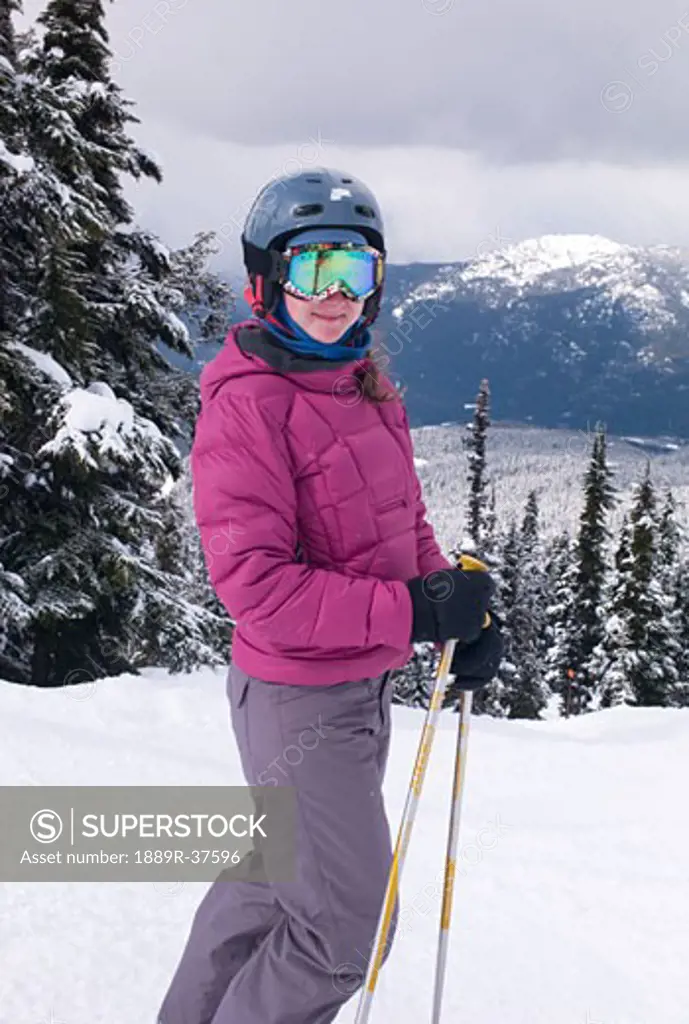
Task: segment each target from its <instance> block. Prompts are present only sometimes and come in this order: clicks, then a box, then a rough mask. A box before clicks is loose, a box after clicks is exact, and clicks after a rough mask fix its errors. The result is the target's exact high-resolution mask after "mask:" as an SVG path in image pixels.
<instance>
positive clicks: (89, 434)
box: [40, 381, 163, 468]
mask: <svg viewBox="0 0 689 1024" xmlns="http://www.w3.org/2000/svg"><path fill="white" fill-rule="evenodd" d="M62 408H63V410H64V412H63V423H62V426H61V427H60V428H59V430H58V431H57V432H56V434H55V437H54V438H53V439H52V440H51V441H49V442H48V443H47V444H44V445H43V446H42V447H41V449H40V451H41V453H43V452H59V451H61V450H62V449H63V447H64V446H66V445H69V446H71V447H73V448H74V449H75V450H76V451H77V453H78V455H79V457H80V458H81V459H82V460H83V461H84V462H85V463H87V464H89V465H92V466H93V467H94V468H97V466H96V463H95V462H94V461H93V459H92V458H91V456H90V454H89V450H88V443H87V442H88V440H89V439H90V440H95V439H96V438H95V437H94V435H97V440H98V445H99V449H100V452H101V454H105V453H108V454H111V455H117V456H119V457H120V458H123V459H126V458H127V456H128V452H129V443H130V441H131V440H132V439H133V438H134V437H135V435H142V434H143V435H148V436H149V437H151V438H152V439H154V440H162V439H163V438H162V434H161V433H160V430H159V429H158V427H157V426H156V425H155V423H153V422H152V421H151V420H147V419H144V418H143V417H139V416H136V414H135V412H134V409H133V407H132V406H131V404H130V403H129V402H128V401H127V400H126V399H124V398H117V397H116V395H115V393H114V391H113V390H112V388H111V387H110V385H109V384H106V383H104V382H102V381H94V382H93V383H91V384H89V386H88V387H87V388H74V389H73V390H72V391H70V392H68V393H67V394H66V395H64V396H63V397H62Z"/></svg>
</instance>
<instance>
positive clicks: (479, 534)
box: [464, 380, 490, 552]
mask: <svg viewBox="0 0 689 1024" xmlns="http://www.w3.org/2000/svg"><path fill="white" fill-rule="evenodd" d="M489 403H490V391H489V387H488V381H487V380H482V381H481V384H480V387H479V393H478V396H477V399H476V404H475V406H474V416H473V422H472V423H471V424H467V430H468V431H469V436H468V437H466V438H465V439H464V448H465V451H466V452H467V457H468V463H469V468H468V474H467V483H468V499H467V532H468V534H469V537H471V540H472V542H473V544H474V547H475V550H476V551H478V552H481V551H483V542H484V532H485V520H486V487H487V481H486V442H487V438H488V427H489V426H490V413H489Z"/></svg>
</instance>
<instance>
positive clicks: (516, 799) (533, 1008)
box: [0, 669, 689, 1024]
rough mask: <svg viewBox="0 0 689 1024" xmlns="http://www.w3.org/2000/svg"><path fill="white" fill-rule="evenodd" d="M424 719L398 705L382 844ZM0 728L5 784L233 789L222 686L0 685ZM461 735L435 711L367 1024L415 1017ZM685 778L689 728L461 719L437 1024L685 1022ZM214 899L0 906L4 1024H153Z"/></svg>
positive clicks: (661, 713) (96, 898)
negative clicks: (188, 941)
mask: <svg viewBox="0 0 689 1024" xmlns="http://www.w3.org/2000/svg"><path fill="white" fill-rule="evenodd" d="M423 717H424V713H423V712H421V711H415V710H413V709H411V708H406V707H398V706H395V707H393V721H394V732H393V740H392V747H391V753H390V762H389V768H388V773H387V777H386V784H385V795H386V801H387V806H388V814H389V816H390V821H391V825H392V828H393V831H394V832H395V833H396V829H397V825H398V823H399V820H400V816H401V813H402V809H403V804H404V799H405V795H406V788H407V784H408V782H409V777H410V774H411V767H412V763H413V759H414V756H415V754H416V747H417V743H418V739H419V736H420V730H421V726H422V722H423ZM0 719H1V720H2V722H3V743H2V745H1V746H0V781H1V782H2V784H3V785H26V784H33V785H50V786H56V785H75V786H83V785H164V786H175V785H181V786H187V785H199V786H201V785H244V779H243V777H242V775H241V769H240V762H239V756H238V752H237V750H236V747H235V743H234V738H233V736H232V734H231V732H230V730H229V724H228V713H227V706H226V703H225V694H224V672H222V671H214V670H211V669H209V670H205V671H202V672H199V673H196V674H191V675H177V676H170V675H168V674H167V673H166V672H164V671H162V670H155V669H149V670H146V671H145V672H144V673H143V675H142V676H141V677H138V678H135V677H132V676H121V677H118V678H115V679H106V680H92V681H89V682H84V683H82V684H80V685H77V686H71V687H65V688H61V689H55V690H41V689H38V688H34V687H22V686H16V685H12V684H9V683H1V682H0ZM456 721H457V719H456V716H455V715H453V714H452V713H450V712H442V714H441V721H440V725H439V729H438V731H437V733H436V737H435V742H434V747H433V751H432V754H431V760H430V764H429V768H428V775H427V779H426V785H425V788H424V793H423V796H422V803H421V807H420V810H419V815H418V818H417V822H416V825H415V830H414V833H413V835H412V839H411V844H410V848H409V854H408V859H407V863H406V865H405V868H404V872H403V875H402V890H401V891H402V908H401V918H400V925H399V930H398V933H397V937H396V939H395V944H394V947H393V951H392V954H391V956H390V959H389V961H388V963H387V965H386V966H385V968H384V969H383V972H382V974H381V978H380V981H379V984H378V988H377V991H376V996H375V1000H374V1007H373V1013H372V1021H389V1020H394V1021H396V1022H397V1024H418V1022H419V1021H423V1020H428V1019H430V1005H431V993H432V980H433V963H434V955H435V949H436V942H437V928H438V919H439V909H440V900H439V896H440V890H441V885H442V870H443V863H444V851H445V823H446V821H447V814H448V807H449V786H450V778H451V774H452V763H453V755H454V742H455V729H456ZM688 773H689V710H687V711H679V710H665V709H630V708H617V709H614V710H609V711H603V712H598V713H596V714H594V715H588V716H584V717H582V718H578V719H570V720H564V719H558V720H548V721H544V722H539V723H528V722H506V721H498V720H495V719H484V718H476V717H474V718H473V719H472V725H471V732H470V742H469V754H468V763H467V775H466V790H465V796H464V804H463V811H462V824H461V833H460V846H461V853H460V857H459V861H458V866H457V875H456V884H455V904H454V908H455V909H454V916H453V924H452V929H451V932H450V950H449V959H448V973H447V982H446V990H445V991H446V999H445V1011H444V1016H443V1020H444V1021H447V1022H448V1024H450V1022H454V1021H460V1020H461V1021H470V1022H471V1024H496V1021H500V1024H523V1022H524V1021H527V1020H528V1021H529V1024H686V1020H687V1011H686V963H687V959H688V958H689V931H688V930H687V927H686V908H687V906H688V905H689V879H688V877H687V872H686V850H687V846H688V844H689V817H688V816H687V815H686V814H683V813H680V812H679V809H681V808H682V807H684V806H685V805H686V793H685V788H686V785H685V780H686V778H687V775H688ZM208 884H209V883H184V884H182V883H180V884H178V885H175V886H173V885H169V884H167V883H165V884H163V883H160V884H156V883H155V882H151V883H138V884H137V883H114V882H110V883H107V884H98V883H80V884H69V883H58V882H42V883H40V884H19V883H9V884H5V885H4V886H0V960H1V962H2V964H3V970H2V974H1V975H0V1006H1V1007H2V1011H1V1012H0V1018H1V1019H2V1020H3V1022H4V1021H8V1022H9V1021H12V1024H36V1022H37V1021H48V1020H55V1021H65V1022H69V1024H124V1022H126V1024H150V1022H151V1021H153V1020H154V1019H155V1013H156V1010H157V1009H158V1006H159V1003H160V1000H161V999H162V996H163V994H164V991H165V989H166V986H167V983H168V981H169V979H170V977H171V974H172V971H173V969H174V967H175V965H176V963H177V958H178V956H179V954H180V953H181V950H182V946H183V943H184V940H185V938H186V934H187V931H188V928H189V926H190V924H191V919H192V915H193V913H194V911H195V909H196V907H197V906H198V903H199V901H200V899H201V896H202V894H203V892H205V890H206V888H207V886H208ZM355 1011H356V999H353V1000H351V1001H350V1002H349V1003H348V1004H347V1006H346V1007H345V1008H344V1009H343V1010H342V1011H341V1014H340V1016H339V1017H338V1024H339V1022H340V1021H341V1022H342V1024H351V1022H353V1020H354V1016H355Z"/></svg>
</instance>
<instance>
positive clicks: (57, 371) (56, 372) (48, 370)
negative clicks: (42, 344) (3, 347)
mask: <svg viewBox="0 0 689 1024" xmlns="http://www.w3.org/2000/svg"><path fill="white" fill-rule="evenodd" d="M8 347H9V348H14V349H17V351H19V352H21V353H22V355H24V356H26V358H27V359H30V360H31V362H32V363H33V364H34V366H35V367H36V368H37V369H39V370H40V371H41V372H42V373H45V374H47V376H48V377H51V378H52V379H53V380H54V381H55V383H56V384H60V385H62V386H64V387H70V388H71V387H72V383H73V382H72V378H71V377H70V375H69V374H68V373H67V371H66V370H65V368H64V367H63V366H60V364H59V363H58V362H57V360H56V359H53V357H52V356H51V355H49V354H48V353H47V352H39V351H38V349H35V348H31V346H30V345H24V344H23V342H21V341H10V342H8Z"/></svg>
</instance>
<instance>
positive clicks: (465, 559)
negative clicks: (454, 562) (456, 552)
mask: <svg viewBox="0 0 689 1024" xmlns="http://www.w3.org/2000/svg"><path fill="white" fill-rule="evenodd" d="M458 568H460V569H463V570H464V572H488V566H487V565H486V563H485V562H481V561H480V560H479V559H478V558H474V557H473V555H465V554H462V555H460V556H459V566H458ZM491 621H492V620H491V617H490V612H486V617H485V619H484V620H483V626H482V629H488V627H489V626H490V624H491Z"/></svg>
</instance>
